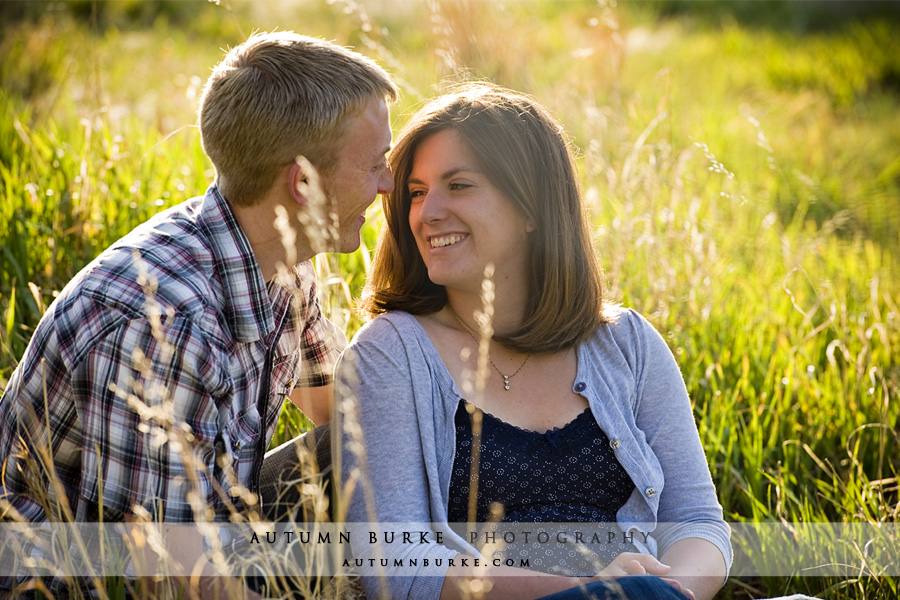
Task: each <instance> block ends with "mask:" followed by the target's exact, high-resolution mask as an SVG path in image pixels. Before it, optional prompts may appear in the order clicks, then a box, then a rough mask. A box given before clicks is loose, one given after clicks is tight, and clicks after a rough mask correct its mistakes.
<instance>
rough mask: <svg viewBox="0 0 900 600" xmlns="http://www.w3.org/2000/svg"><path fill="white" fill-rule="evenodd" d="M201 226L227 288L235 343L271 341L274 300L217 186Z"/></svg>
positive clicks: (227, 307)
mask: <svg viewBox="0 0 900 600" xmlns="http://www.w3.org/2000/svg"><path fill="white" fill-rule="evenodd" d="M198 224H199V225H200V227H201V228H202V229H203V230H204V231H205V232H206V234H207V235H208V236H209V245H210V250H211V252H212V255H213V260H214V261H215V271H216V273H218V274H219V276H220V277H221V280H222V287H223V288H224V294H225V295H224V298H222V307H223V311H224V313H225V314H224V317H225V320H226V322H227V323H228V326H229V328H230V329H231V332H232V335H233V336H234V339H235V341H237V342H239V343H248V342H253V341H256V340H263V341H264V342H268V338H269V335H270V334H271V333H272V331H274V330H275V320H274V316H273V310H272V299H271V298H270V296H269V291H268V289H267V286H266V282H265V280H264V279H263V275H262V271H260V269H259V265H258V264H257V262H256V257H255V255H254V254H253V248H251V246H250V242H249V240H247V236H246V235H244V232H243V230H242V229H241V227H240V225H239V224H238V222H237V219H236V218H235V216H234V213H233V212H232V210H231V206H229V204H228V201H227V200H225V198H223V197H222V195H221V193H220V192H219V189H218V188H217V187H216V186H215V185H211V186H210V187H209V189H208V190H207V191H206V195H205V196H204V197H203V203H202V205H201V209H200V215H199V218H198Z"/></svg>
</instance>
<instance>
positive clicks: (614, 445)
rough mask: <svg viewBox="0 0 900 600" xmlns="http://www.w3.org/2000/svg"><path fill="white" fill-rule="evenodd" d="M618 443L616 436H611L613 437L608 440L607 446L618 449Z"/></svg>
mask: <svg viewBox="0 0 900 600" xmlns="http://www.w3.org/2000/svg"><path fill="white" fill-rule="evenodd" d="M619 445H621V442H620V441H619V439H618V438H613V439H611V440H609V447H610V448H612V449H613V450H618V449H619Z"/></svg>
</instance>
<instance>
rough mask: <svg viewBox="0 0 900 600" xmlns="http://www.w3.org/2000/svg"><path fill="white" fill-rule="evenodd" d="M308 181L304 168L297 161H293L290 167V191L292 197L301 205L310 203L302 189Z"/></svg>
mask: <svg viewBox="0 0 900 600" xmlns="http://www.w3.org/2000/svg"><path fill="white" fill-rule="evenodd" d="M306 183H307V181H306V174H305V173H304V172H303V168H302V167H301V166H300V165H299V164H298V163H296V162H294V163H292V164H291V166H290V167H289V168H288V190H289V191H290V194H291V199H292V200H293V201H294V202H296V203H297V204H299V205H300V206H306V205H307V204H309V200H308V199H307V197H306V195H305V194H303V193H302V192H301V191H300V190H301V189H302V188H304V187H305V185H304V184H306Z"/></svg>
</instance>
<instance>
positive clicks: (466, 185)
mask: <svg viewBox="0 0 900 600" xmlns="http://www.w3.org/2000/svg"><path fill="white" fill-rule="evenodd" d="M470 187H472V184H470V183H451V184H450V189H451V190H454V191H457V192H459V191H462V190H466V189H469V188H470Z"/></svg>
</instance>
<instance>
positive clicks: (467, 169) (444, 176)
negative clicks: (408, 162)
mask: <svg viewBox="0 0 900 600" xmlns="http://www.w3.org/2000/svg"><path fill="white" fill-rule="evenodd" d="M459 173H476V174H481V171H479V170H478V169H476V168H474V167H469V166H465V165H463V166H459V167H453V168H452V169H448V170H447V171H444V173H443V174H442V175H441V180H446V179H450V178H451V177H453V176H454V175H457V174H459ZM407 183H418V184H423V183H425V182H424V181H422V180H420V179H417V178H415V177H410V178H409V179H408V180H407Z"/></svg>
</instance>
